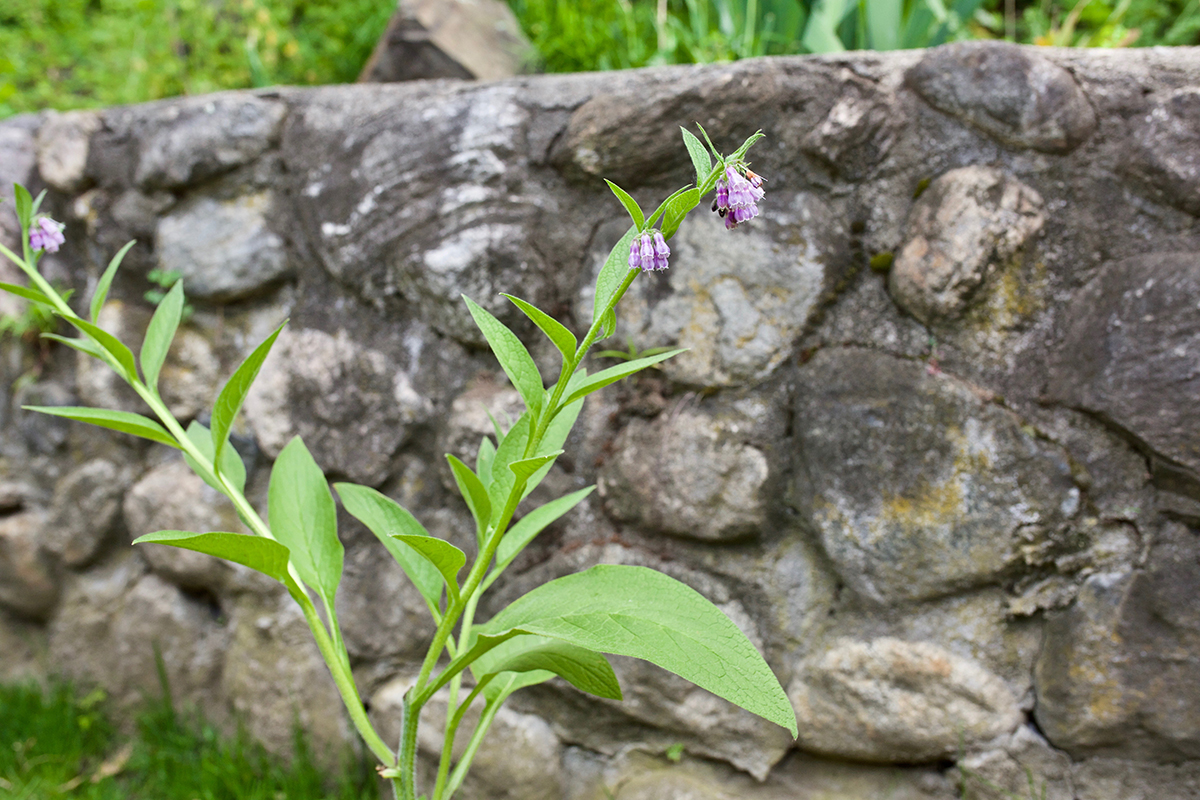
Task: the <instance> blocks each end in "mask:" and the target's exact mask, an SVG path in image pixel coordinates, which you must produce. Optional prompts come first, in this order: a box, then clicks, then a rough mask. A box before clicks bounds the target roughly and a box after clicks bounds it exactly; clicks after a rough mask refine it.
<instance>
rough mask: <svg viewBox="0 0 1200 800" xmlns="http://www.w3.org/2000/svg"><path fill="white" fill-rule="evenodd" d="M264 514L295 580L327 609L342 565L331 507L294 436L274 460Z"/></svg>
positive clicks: (313, 463)
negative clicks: (286, 554)
mask: <svg viewBox="0 0 1200 800" xmlns="http://www.w3.org/2000/svg"><path fill="white" fill-rule="evenodd" d="M267 508H268V519H269V520H270V524H271V533H273V534H274V535H275V538H276V539H278V540H279V543H280V544H282V545H283V546H284V547H286V548H287V549H288V552H290V553H291V557H292V564H294V565H295V567H296V572H298V573H299V574H300V579H301V580H302V581H304V582H305V583H307V584H308V585H309V586H311V587H313V588H314V589H316V590H317V591H318V592H319V593H320V594H321V597H322V599H323V600H325V602H326V604H327V605H328V606H329V607H330V608H332V607H333V598H334V595H335V594H337V587H338V582H339V581H341V579H342V562H343V560H344V559H345V550H344V549H343V547H342V543H341V542H340V541H338V535H337V507H336V506H334V504H333V495H332V494H330V492H329V484H327V483H326V482H325V475H324V473H322V472H321V468H320V467H318V466H317V462H316V461H314V460H313V457H312V455H311V454H310V453H309V452H308V448H306V447H305V446H304V442H302V441H300V437H299V436H296V437H293V439H292V440H291V441H290V442H288V443H287V446H286V447H284V448H283V451H282V452H280V454H279V458H277V459H276V460H275V466H274V467H273V468H272V469H271V482H270V485H269V486H268V487H267Z"/></svg>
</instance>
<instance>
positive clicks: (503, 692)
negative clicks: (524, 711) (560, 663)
mask: <svg viewBox="0 0 1200 800" xmlns="http://www.w3.org/2000/svg"><path fill="white" fill-rule="evenodd" d="M553 677H554V673H553V672H551V671H550V670H548V669H535V670H530V671H529V672H501V673H500V674H499V675H497V676H496V677H495V678H493V679H492V680H491V682H490V683H488V685H487V686H485V687H483V696H484V697H485V698H487V701H488V703H489V704H494V703H497V702H500V703H503V702H504V701H505V700H507V699H508V696H509V695H511V694H512V693H513V692H515V691H516V690H517V689H524V688H525V687H526V686H536V685H537V684H539V683H545V682H546V681H548V680H550V679H551V678H553Z"/></svg>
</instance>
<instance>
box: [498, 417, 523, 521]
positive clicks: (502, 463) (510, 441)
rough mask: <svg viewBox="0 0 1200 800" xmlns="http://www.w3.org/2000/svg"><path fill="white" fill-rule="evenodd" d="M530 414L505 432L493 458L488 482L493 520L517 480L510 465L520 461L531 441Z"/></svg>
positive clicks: (501, 508) (502, 508)
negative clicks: (490, 479)
mask: <svg viewBox="0 0 1200 800" xmlns="http://www.w3.org/2000/svg"><path fill="white" fill-rule="evenodd" d="M530 425H531V422H530V416H529V413H528V412H526V413H524V414H522V415H521V418H520V419H518V420H517V421H516V423H515V424H514V425H513V426H512V427H511V428H509V429H508V433H506V434H504V441H502V442H500V447H498V448H497V449H496V456H495V458H493V459H492V482H491V483H490V484H488V499H489V500H490V501H491V507H492V520H491V521H492V522H495V521H496V520H497V518H498V517H499V515H500V514H501V513H502V512H503V511H504V504H505V502H506V501H507V500H508V493H509V492H510V491H511V490H512V487H513V485H514V484H515V483H516V482H517V478H516V475H515V474H514V473H513V471H512V470H511V469H509V465H510V464H512V463H513V462H515V461H519V460H520V459H521V457H522V456H523V455H525V446H526V445H527V444H528V443H529V429H530Z"/></svg>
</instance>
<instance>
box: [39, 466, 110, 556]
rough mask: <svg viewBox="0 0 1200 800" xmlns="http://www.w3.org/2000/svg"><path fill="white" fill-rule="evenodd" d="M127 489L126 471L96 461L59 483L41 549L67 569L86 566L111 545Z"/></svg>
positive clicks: (70, 474) (68, 475) (76, 470)
mask: <svg viewBox="0 0 1200 800" xmlns="http://www.w3.org/2000/svg"><path fill="white" fill-rule="evenodd" d="M128 485H129V476H128V475H127V474H126V472H125V470H122V469H121V468H120V467H119V466H117V465H116V464H114V463H113V462H111V461H108V460H106V459H102V458H98V459H96V460H94V461H89V462H87V463H86V464H84V465H83V466H81V467H78V468H76V469H74V470H72V471H71V472H69V473H67V475H66V476H65V477H64V478H63V479H62V480H60V481H59V482H58V486H56V487H55V489H54V500H53V501H52V502H51V508H52V509H53V511H52V515H51V517H50V521H49V522H48V523H47V525H46V532H45V534H44V536H43V539H42V545H43V547H45V548H46V550H47V551H49V552H51V553H54V554H55V555H56V556H58V558H59V559H61V560H62V562H63V563H64V564H66V565H67V566H68V567H72V568H79V567H83V566H87V565H88V564H89V563H90V562H91V561H92V560H93V559H95V558H96V556H98V555H99V554H100V552H101V551H102V550H103V548H104V545H105V544H106V543H108V542H110V541H112V537H113V534H114V533H115V531H116V529H117V526H118V524H119V523H120V519H121V499H122V497H123V496H124V494H125V489H126V488H127V487H128Z"/></svg>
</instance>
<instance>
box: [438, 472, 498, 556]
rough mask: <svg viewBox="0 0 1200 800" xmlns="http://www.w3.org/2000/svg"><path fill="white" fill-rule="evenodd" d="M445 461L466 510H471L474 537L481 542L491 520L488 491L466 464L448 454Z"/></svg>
mask: <svg viewBox="0 0 1200 800" xmlns="http://www.w3.org/2000/svg"><path fill="white" fill-rule="evenodd" d="M446 460H447V461H449V462H450V470H451V472H453V473H454V482H455V483H456V484H458V491H459V494H461V495H462V497H463V500H465V501H466V503H467V508H469V509H471V516H473V517H474V518H475V537H476V538H477V539H478V540H479V541H481V542H482V541H483V536H484V534H485V533H486V532H487V528H488V523H489V522H490V521H491V519H492V502H491V500H489V499H488V491H487V489H486V488H485V487H484V485H483V482H482V481H481V480H479V476H478V475H476V474H475V473H474V472H472V471H471V468H470V467H468V466H467V465H466V464H464V463H462V462H461V461H459V460H458V459H457V458H455V457H454V456H452V455H450V454H449V453H447V454H446Z"/></svg>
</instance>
